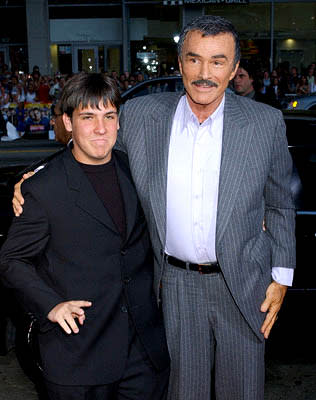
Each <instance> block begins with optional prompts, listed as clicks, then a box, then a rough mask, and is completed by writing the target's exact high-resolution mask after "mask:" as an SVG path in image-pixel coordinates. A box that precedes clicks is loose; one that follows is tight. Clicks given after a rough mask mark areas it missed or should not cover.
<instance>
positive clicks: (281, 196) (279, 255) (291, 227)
mask: <svg viewBox="0 0 316 400" xmlns="http://www.w3.org/2000/svg"><path fill="white" fill-rule="evenodd" d="M275 129H276V131H275V141H274V146H273V153H272V159H271V164H270V171H269V176H268V179H267V182H266V185H265V193H264V195H265V225H266V229H267V232H268V234H269V235H270V237H271V239H272V260H271V265H272V267H279V268H295V263H296V255H295V208H294V202H293V198H292V193H291V189H290V181H291V176H292V170H293V165H292V158H291V155H290V153H289V151H288V144H287V139H286V133H285V123H284V120H283V118H282V116H280V117H279V118H278V120H277V124H276V128H275Z"/></svg>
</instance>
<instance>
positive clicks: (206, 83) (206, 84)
mask: <svg viewBox="0 0 316 400" xmlns="http://www.w3.org/2000/svg"><path fill="white" fill-rule="evenodd" d="M192 84H193V85H194V86H195V87H197V88H201V89H211V88H217V87H218V84H217V83H215V82H213V81H211V80H209V79H200V80H197V81H194V82H192Z"/></svg>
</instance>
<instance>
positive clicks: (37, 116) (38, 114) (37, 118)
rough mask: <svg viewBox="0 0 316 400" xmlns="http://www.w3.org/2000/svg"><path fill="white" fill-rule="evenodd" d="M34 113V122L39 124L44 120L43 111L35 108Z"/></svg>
mask: <svg viewBox="0 0 316 400" xmlns="http://www.w3.org/2000/svg"><path fill="white" fill-rule="evenodd" d="M33 113H34V121H36V122H39V121H40V120H41V118H42V114H41V111H40V110H39V109H38V108H34V109H33Z"/></svg>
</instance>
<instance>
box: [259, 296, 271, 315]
mask: <svg viewBox="0 0 316 400" xmlns="http://www.w3.org/2000/svg"><path fill="white" fill-rule="evenodd" d="M270 304H271V303H270V300H269V299H267V298H266V299H265V300H264V302H263V303H262V304H261V307H260V311H261V312H267V311H268V310H269V307H270Z"/></svg>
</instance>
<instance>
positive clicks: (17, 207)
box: [12, 197, 23, 217]
mask: <svg viewBox="0 0 316 400" xmlns="http://www.w3.org/2000/svg"><path fill="white" fill-rule="evenodd" d="M12 206H13V212H14V215H15V216H16V217H19V216H20V215H21V214H22V212H23V208H22V207H21V205H20V203H19V202H18V201H17V200H16V198H15V197H14V198H13V199H12Z"/></svg>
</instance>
